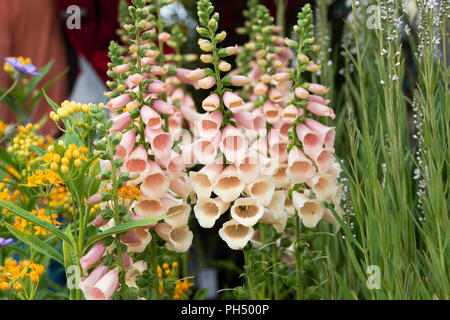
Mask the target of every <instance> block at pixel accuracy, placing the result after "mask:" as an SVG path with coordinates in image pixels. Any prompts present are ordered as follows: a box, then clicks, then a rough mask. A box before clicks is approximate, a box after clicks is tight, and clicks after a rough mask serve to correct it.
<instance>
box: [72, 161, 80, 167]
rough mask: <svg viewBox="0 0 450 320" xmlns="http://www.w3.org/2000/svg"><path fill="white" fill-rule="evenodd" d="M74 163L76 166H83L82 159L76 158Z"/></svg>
mask: <svg viewBox="0 0 450 320" xmlns="http://www.w3.org/2000/svg"><path fill="white" fill-rule="evenodd" d="M73 164H74V166H75V167H77V168H79V167H81V160H80V159H76V160H75V161H74V162H73Z"/></svg>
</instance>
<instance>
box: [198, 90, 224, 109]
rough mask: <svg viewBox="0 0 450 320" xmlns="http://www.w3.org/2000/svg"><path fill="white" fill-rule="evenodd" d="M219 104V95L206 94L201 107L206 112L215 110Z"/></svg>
mask: <svg viewBox="0 0 450 320" xmlns="http://www.w3.org/2000/svg"><path fill="white" fill-rule="evenodd" d="M219 106H220V97H219V95H218V94H217V93H214V94H212V95H210V96H208V97H207V98H206V99H205V100H203V102H202V108H203V109H204V110H205V111H208V112H210V111H214V110H216V109H217V108H218V107H219Z"/></svg>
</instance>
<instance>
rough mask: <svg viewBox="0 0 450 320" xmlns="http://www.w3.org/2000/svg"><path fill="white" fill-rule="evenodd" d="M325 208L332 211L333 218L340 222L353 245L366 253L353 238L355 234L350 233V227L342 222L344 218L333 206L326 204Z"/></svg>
mask: <svg viewBox="0 0 450 320" xmlns="http://www.w3.org/2000/svg"><path fill="white" fill-rule="evenodd" d="M325 207H327V208H328V209H330V211H331V213H332V214H333V216H334V217H335V219H336V220H337V221H338V222H339V225H340V226H341V227H342V229H343V230H344V233H345V236H346V237H348V238H349V239H350V240H351V241H352V243H353V244H354V245H355V246H356V247H358V249H359V250H361V252H362V253H364V249H363V248H362V247H361V245H360V244H359V242H358V240H356V238H355V237H354V236H353V234H352V232H351V231H350V229H349V228H348V226H347V225H346V224H345V223H344V220H342V218H341V217H340V216H339V215H338V214H337V212H336V211H335V210H334V208H333V207H332V206H330V205H328V204H327V203H325Z"/></svg>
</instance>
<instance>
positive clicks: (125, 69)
mask: <svg viewBox="0 0 450 320" xmlns="http://www.w3.org/2000/svg"><path fill="white" fill-rule="evenodd" d="M112 70H113V72H115V73H118V74H122V73H125V72H128V71H129V70H130V66H129V65H128V64H126V63H125V64H121V65H118V66H116V67H114V68H113V69H112Z"/></svg>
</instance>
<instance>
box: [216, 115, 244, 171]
mask: <svg viewBox="0 0 450 320" xmlns="http://www.w3.org/2000/svg"><path fill="white" fill-rule="evenodd" d="M247 148H248V146H247V139H246V138H245V136H244V134H243V133H242V132H241V131H240V130H239V129H237V128H236V127H234V126H232V125H230V124H229V125H227V126H226V127H225V128H224V129H223V131H222V141H221V142H220V150H221V151H222V152H223V154H224V155H225V158H226V159H227V161H229V162H230V163H240V162H242V160H244V157H245V155H246V151H247Z"/></svg>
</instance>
